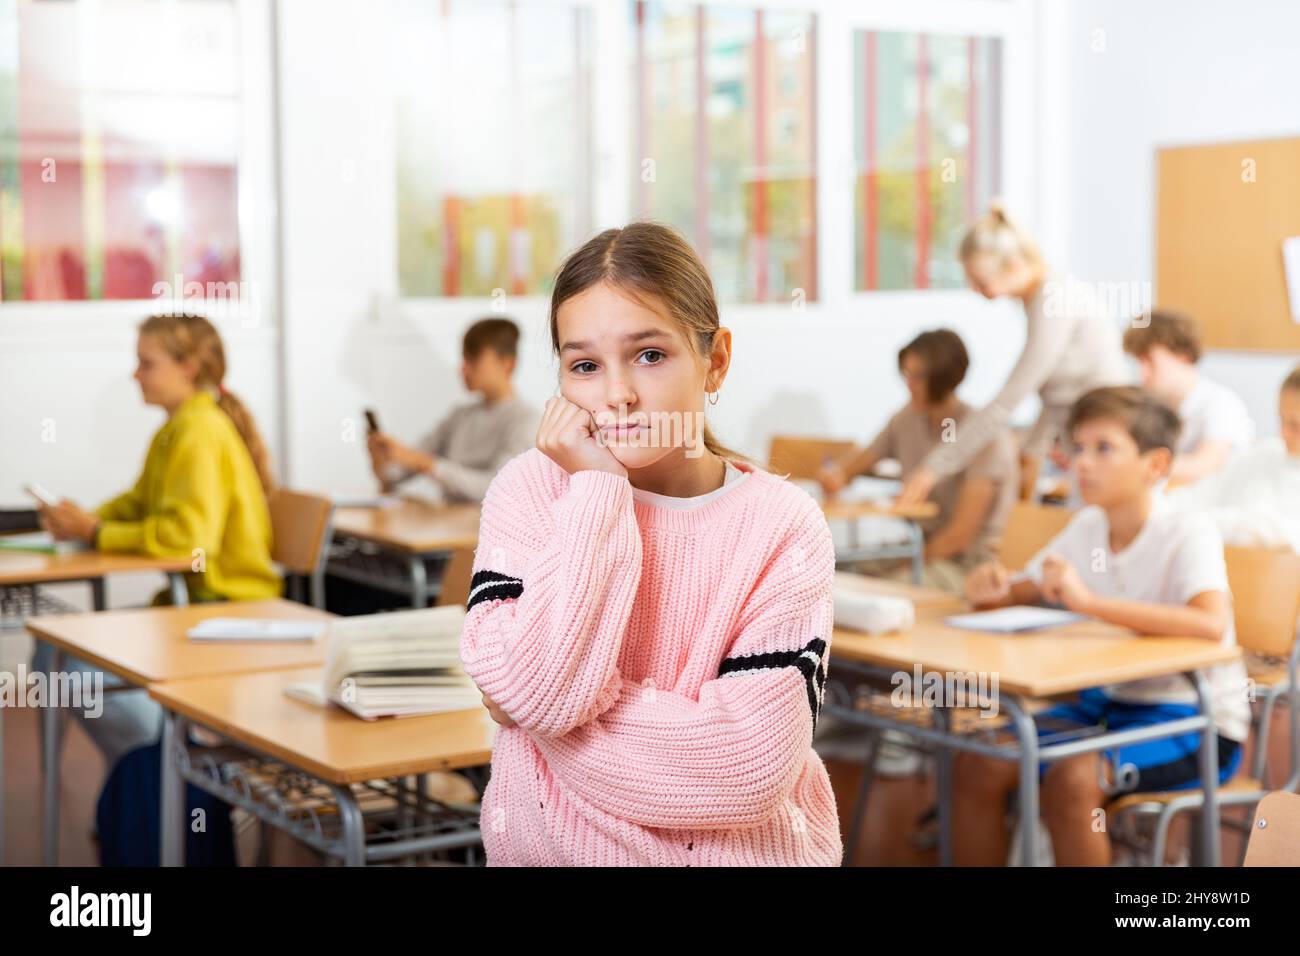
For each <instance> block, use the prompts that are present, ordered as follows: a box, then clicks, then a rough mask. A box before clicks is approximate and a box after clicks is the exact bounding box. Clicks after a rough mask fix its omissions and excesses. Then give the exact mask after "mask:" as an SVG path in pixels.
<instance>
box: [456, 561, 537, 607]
mask: <svg viewBox="0 0 1300 956" xmlns="http://www.w3.org/2000/svg"><path fill="white" fill-rule="evenodd" d="M523 593H524V582H523V581H522V580H521V579H520V578H512V577H510V575H508V574H501V573H499V572H497V571H479V572H477V573H475V575H474V576H473V577H472V578H471V579H470V582H469V600H468V601H467V602H465V611H466V612H467V613H468V612H469V611H472V610H474V606H475V605H476V604H482V603H483V602H484V601H507V600H517V599H518V598H519V596H520V595H521V594H523Z"/></svg>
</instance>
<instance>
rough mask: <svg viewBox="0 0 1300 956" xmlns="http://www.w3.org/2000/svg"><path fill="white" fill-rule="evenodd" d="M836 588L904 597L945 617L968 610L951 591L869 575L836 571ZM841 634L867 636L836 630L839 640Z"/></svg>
mask: <svg viewBox="0 0 1300 956" xmlns="http://www.w3.org/2000/svg"><path fill="white" fill-rule="evenodd" d="M835 586H836V587H837V588H841V587H843V588H852V589H853V590H855V591H860V592H862V593H863V594H878V595H882V596H884V597H904V598H907V599H908V600H909V601H911V602H912V603H913V604H914V605H916V606H917V607H921V606H926V607H934V608H938V609H940V610H941V611H942V612H943V614H944V615H948V614H960V613H962V612H963V611H964V610H966V601H965V600H964V599H963V598H960V597H958V596H957V595H955V594H953V593H951V592H949V591H940V590H939V589H938V588H926V587H917V586H916V585H914V584H902V583H900V582H897V581H891V580H889V579H888V578H873V577H871V576H870V575H867V574H854V573H853V572H851V571H836V572H835ZM841 633H843V634H848V635H850V636H853V637H863V636H865V635H863V634H861V633H860V632H858V631H850V630H847V629H841V628H836V630H835V635H836V637H837V638H838V636H839V635H840V634H841Z"/></svg>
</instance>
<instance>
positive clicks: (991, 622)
mask: <svg viewBox="0 0 1300 956" xmlns="http://www.w3.org/2000/svg"><path fill="white" fill-rule="evenodd" d="M1083 620H1087V619H1086V618H1085V617H1084V616H1083V615H1082V614H1075V613H1074V612H1073V611H1063V610H1060V609H1059V608H1054V607H1031V606H1029V605H1027V604H1017V605H1015V606H1013V607H1000V608H998V609H997V610H994V611H976V612H974V613H972V614H955V615H953V616H952V617H950V618H947V619H946V620H945V621H944V623H945V624H947V625H948V626H949V627H960V628H962V629H963V630H968V631H987V632H989V633H991V634H1016V633H1019V632H1021V631H1041V630H1043V629H1044V628H1048V627H1063V626H1065V625H1066V624H1073V623H1075V622H1076V621H1083Z"/></svg>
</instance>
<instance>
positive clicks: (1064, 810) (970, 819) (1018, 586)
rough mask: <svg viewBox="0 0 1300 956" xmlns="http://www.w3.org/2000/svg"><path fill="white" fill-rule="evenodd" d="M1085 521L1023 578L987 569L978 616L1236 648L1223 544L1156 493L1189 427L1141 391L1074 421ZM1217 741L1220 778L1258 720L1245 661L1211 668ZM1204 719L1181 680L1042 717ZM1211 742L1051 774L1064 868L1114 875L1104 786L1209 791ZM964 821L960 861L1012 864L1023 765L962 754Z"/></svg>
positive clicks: (1191, 738)
mask: <svg viewBox="0 0 1300 956" xmlns="http://www.w3.org/2000/svg"><path fill="white" fill-rule="evenodd" d="M1067 427H1068V429H1069V434H1070V435H1071V436H1072V441H1073V449H1074V471H1075V474H1076V477H1077V478H1078V482H1079V491H1080V493H1081V494H1082V496H1083V499H1084V502H1085V503H1086V505H1087V507H1085V508H1083V509H1081V510H1080V511H1079V512H1078V513H1077V514H1076V515H1075V516H1074V518H1073V519H1072V520H1071V521H1070V523H1069V525H1067V526H1066V528H1065V530H1063V531H1062V532H1061V533H1060V534H1058V535H1057V536H1056V537H1055V538H1053V539H1052V540H1051V541H1050V542H1049V543H1048V544H1047V546H1046V547H1044V548H1043V549H1042V551H1040V552H1039V553H1038V554H1037V555H1036V556H1035V557H1034V558H1033V559H1032V560H1031V561H1030V562H1029V564H1028V565H1026V567H1025V571H1024V573H1023V574H1022V575H1018V576H1016V578H1012V577H1011V575H1010V574H1009V573H1008V572H1007V569H1006V568H1004V567H1002V566H1001V565H1000V564H996V563H990V564H986V565H983V566H981V567H979V568H977V569H976V570H975V571H974V572H973V573H972V574H971V576H970V578H969V579H968V581H967V584H966V594H967V596H968V597H969V598H970V600H971V602H972V603H973V604H975V605H976V606H978V607H1001V606H1007V605H1013V604H1037V603H1044V602H1046V603H1051V604H1057V605H1063V606H1064V607H1066V608H1068V609H1070V610H1072V611H1077V612H1078V613H1080V614H1085V615H1087V616H1089V617H1095V618H1098V619H1100V620H1103V621H1108V622H1110V623H1111V624H1117V625H1119V626H1121V627H1126V628H1131V629H1132V630H1134V631H1136V632H1138V633H1139V634H1160V635H1185V636H1187V637H1196V638H1201V639H1203V640H1206V641H1214V642H1216V643H1220V644H1224V645H1232V644H1235V643H1236V630H1235V628H1234V625H1233V617H1232V596H1231V594H1230V593H1229V591H1228V576H1227V570H1226V568H1225V566H1224V559H1223V540H1222V538H1220V536H1219V532H1218V531H1217V530H1216V529H1215V527H1214V524H1213V523H1212V522H1211V521H1210V520H1209V519H1208V518H1206V517H1205V516H1204V515H1199V514H1195V513H1189V512H1181V511H1179V510H1177V509H1175V508H1174V507H1173V506H1172V505H1170V504H1169V502H1168V499H1167V498H1166V496H1164V495H1157V494H1154V493H1153V492H1154V490H1155V488H1156V485H1157V484H1158V483H1159V482H1160V480H1161V479H1162V478H1163V477H1164V475H1165V473H1166V472H1167V471H1168V470H1169V464H1170V462H1171V460H1172V458H1173V447H1174V444H1175V442H1176V441H1177V438H1178V417H1177V415H1175V414H1174V412H1173V411H1171V410H1170V409H1169V408H1168V407H1167V406H1166V405H1165V404H1164V403H1163V402H1161V401H1160V400H1159V399H1157V398H1155V397H1154V396H1152V395H1150V394H1148V393H1146V392H1143V391H1141V390H1140V389H1137V388H1132V387H1122V388H1103V389H1097V390H1096V391H1093V392H1089V393H1088V394H1086V395H1084V396H1083V397H1082V398H1080V399H1079V401H1078V402H1077V403H1076V404H1075V405H1074V408H1073V409H1072V410H1071V412H1070V417H1069V420H1068V422H1067ZM1208 677H1209V680H1210V686H1211V694H1212V698H1213V700H1212V709H1213V716H1214V723H1215V727H1216V729H1217V731H1218V758H1219V780H1220V782H1223V781H1226V780H1227V779H1228V778H1230V777H1231V776H1232V775H1233V774H1234V773H1235V772H1236V770H1237V767H1238V765H1239V763H1240V761H1241V745H1242V743H1243V742H1244V741H1245V740H1246V737H1247V734H1248V731H1249V724H1250V709H1249V704H1248V702H1247V699H1246V685H1247V681H1246V671H1245V668H1244V667H1243V666H1242V664H1241V662H1240V661H1235V662H1233V663H1230V664H1220V665H1217V666H1215V667H1212V668H1209V669H1208ZM1197 713H1198V709H1197V704H1196V695H1195V693H1194V691H1193V690H1192V688H1191V687H1190V685H1189V684H1188V683H1187V681H1186V679H1184V678H1183V677H1181V676H1179V675H1173V676H1169V677H1159V678H1150V679H1146V680H1141V681H1133V682H1130V683H1127V684H1118V685H1112V686H1109V687H1099V688H1094V689H1092V690H1086V691H1084V692H1083V693H1082V694H1081V695H1080V697H1079V700H1078V702H1077V703H1069V704H1060V705H1057V706H1054V707H1051V708H1048V709H1047V710H1046V711H1044V712H1042V713H1040V714H1038V715H1036V717H1035V719H1036V721H1037V723H1038V726H1039V732H1040V734H1059V733H1061V728H1060V726H1059V722H1060V721H1064V722H1065V723H1067V724H1077V725H1080V726H1081V727H1093V726H1097V725H1100V724H1104V725H1105V726H1106V727H1107V729H1108V730H1112V731H1115V730H1123V729H1125V728H1130V727H1144V726H1150V725H1153V724H1160V723H1164V722H1166V721H1171V720H1177V719H1179V718H1183V717H1189V716H1193V715H1195V714H1197ZM1199 748H1200V733H1199V732H1193V733H1189V734H1182V735H1180V736H1176V737H1172V738H1163V739H1158V740H1151V741H1147V742H1143V743H1136V744H1131V745H1126V746H1121V747H1119V748H1118V749H1117V750H1116V751H1106V753H1105V757H1106V759H1105V760H1103V759H1102V758H1101V755H1099V754H1096V753H1090V754H1082V755H1079V756H1077V757H1069V758H1066V759H1064V760H1060V761H1057V762H1055V763H1052V764H1050V765H1046V769H1045V771H1043V772H1042V773H1043V789H1042V810H1043V817H1044V821H1045V822H1046V824H1047V828H1048V830H1049V832H1050V833H1051V836H1052V847H1053V850H1054V852H1055V855H1056V861H1057V863H1058V864H1060V865H1062V866H1105V865H1108V864H1109V862H1110V856H1111V847H1110V839H1109V837H1108V836H1107V835H1106V834H1105V832H1099V831H1098V830H1097V828H1096V827H1095V826H1093V814H1094V812H1095V810H1096V808H1097V807H1101V806H1104V805H1105V803H1106V801H1107V800H1108V799H1110V795H1108V794H1107V793H1106V792H1104V791H1103V789H1102V785H1101V783H1100V782H1099V781H1100V780H1101V779H1102V776H1101V775H1102V774H1103V773H1104V774H1106V778H1107V779H1108V780H1109V778H1110V776H1111V768H1112V767H1113V766H1116V765H1119V766H1122V765H1125V764H1130V765H1132V766H1133V767H1134V768H1136V775H1135V776H1134V777H1133V778H1132V779H1128V780H1121V781H1116V780H1109V785H1110V787H1111V788H1112V789H1113V790H1114V791H1117V792H1118V791H1125V790H1138V789H1140V790H1183V789H1190V788H1193V787H1195V786H1196V785H1197V783H1198V781H1199V769H1198V765H1197V751H1198V750H1199ZM954 773H955V778H954V780H955V788H954V792H955V793H956V797H957V800H956V805H955V808H954V817H953V834H954V839H955V843H954V851H955V858H956V860H957V862H959V863H962V864H967V865H978V864H982V865H986V866H987V865H997V864H1001V863H1004V862H1005V861H1006V857H1007V837H1008V834H1007V830H1006V827H1005V819H1006V809H1007V800H1008V798H1009V797H1010V795H1011V794H1012V793H1013V792H1014V791H1015V789H1016V785H1017V767H1016V765H1015V764H1014V763H1009V762H1007V761H1003V760H996V759H993V758H989V757H977V756H973V755H967V754H963V755H962V756H960V757H958V758H957V761H956V766H955V768H954Z"/></svg>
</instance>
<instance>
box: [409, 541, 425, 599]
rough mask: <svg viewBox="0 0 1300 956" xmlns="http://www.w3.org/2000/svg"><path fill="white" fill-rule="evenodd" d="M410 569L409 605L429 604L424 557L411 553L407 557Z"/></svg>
mask: <svg viewBox="0 0 1300 956" xmlns="http://www.w3.org/2000/svg"><path fill="white" fill-rule="evenodd" d="M409 564H410V569H411V606H412V607H417V608H424V607H427V606H428V604H429V578H428V574H427V573H426V572H425V570H424V557H423V556H422V555H419V554H413V555H411V556H410V559H409Z"/></svg>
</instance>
